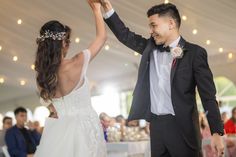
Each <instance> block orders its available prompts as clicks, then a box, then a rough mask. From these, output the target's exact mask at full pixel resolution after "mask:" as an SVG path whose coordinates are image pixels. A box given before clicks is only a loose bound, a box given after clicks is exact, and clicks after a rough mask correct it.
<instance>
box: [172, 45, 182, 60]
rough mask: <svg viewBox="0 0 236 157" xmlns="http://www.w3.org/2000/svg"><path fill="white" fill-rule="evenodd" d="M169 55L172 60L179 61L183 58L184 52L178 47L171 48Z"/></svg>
mask: <svg viewBox="0 0 236 157" xmlns="http://www.w3.org/2000/svg"><path fill="white" fill-rule="evenodd" d="M170 53H171V55H172V56H173V58H174V59H180V58H182V57H183V56H184V50H183V48H182V47H179V46H177V47H174V48H171V50H170Z"/></svg>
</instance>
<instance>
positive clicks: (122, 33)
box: [104, 12, 147, 54]
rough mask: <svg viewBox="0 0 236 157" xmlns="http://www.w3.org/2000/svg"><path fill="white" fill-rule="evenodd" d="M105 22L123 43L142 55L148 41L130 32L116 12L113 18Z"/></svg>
mask: <svg viewBox="0 0 236 157" xmlns="http://www.w3.org/2000/svg"><path fill="white" fill-rule="evenodd" d="M104 20H105V22H106V23H107V25H108V27H109V28H110V29H111V31H112V32H113V33H114V35H115V36H116V38H117V39H118V40H119V41H120V42H121V43H123V44H124V45H126V46H127V47H129V48H131V49H132V50H134V51H136V52H138V53H140V54H142V53H143V51H144V49H145V48H146V45H147V39H146V38H144V37H142V36H141V35H137V34H136V33H134V32H132V31H130V30H129V28H128V27H126V26H125V24H124V23H123V22H122V21H121V19H120V18H119V16H118V15H117V13H116V12H114V14H112V16H111V17H109V18H107V19H104Z"/></svg>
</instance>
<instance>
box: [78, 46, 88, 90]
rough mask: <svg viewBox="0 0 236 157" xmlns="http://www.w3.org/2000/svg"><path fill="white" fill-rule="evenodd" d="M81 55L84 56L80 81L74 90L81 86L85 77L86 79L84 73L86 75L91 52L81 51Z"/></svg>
mask: <svg viewBox="0 0 236 157" xmlns="http://www.w3.org/2000/svg"><path fill="white" fill-rule="evenodd" d="M82 53H83V55H84V64H83V67H82V72H81V76H80V80H79V82H78V84H77V85H76V87H75V88H74V89H78V88H79V87H80V86H81V84H83V82H84V81H85V77H86V73H87V69H88V65H89V61H90V57H91V52H90V51H89V50H88V49H86V50H83V51H82Z"/></svg>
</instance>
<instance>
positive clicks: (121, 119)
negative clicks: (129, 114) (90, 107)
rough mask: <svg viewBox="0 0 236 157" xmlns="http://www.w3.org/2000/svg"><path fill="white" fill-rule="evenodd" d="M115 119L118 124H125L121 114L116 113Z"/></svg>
mask: <svg viewBox="0 0 236 157" xmlns="http://www.w3.org/2000/svg"><path fill="white" fill-rule="evenodd" d="M115 119H116V122H117V123H120V125H123V126H125V124H126V119H125V118H124V116H123V115H118V116H116V118H115Z"/></svg>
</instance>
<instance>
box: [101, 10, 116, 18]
mask: <svg viewBox="0 0 236 157" xmlns="http://www.w3.org/2000/svg"><path fill="white" fill-rule="evenodd" d="M114 12H115V10H114V9H111V10H110V11H108V12H106V13H105V14H104V15H103V17H104V19H108V18H109V17H111V16H112V15H113V14H114Z"/></svg>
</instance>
